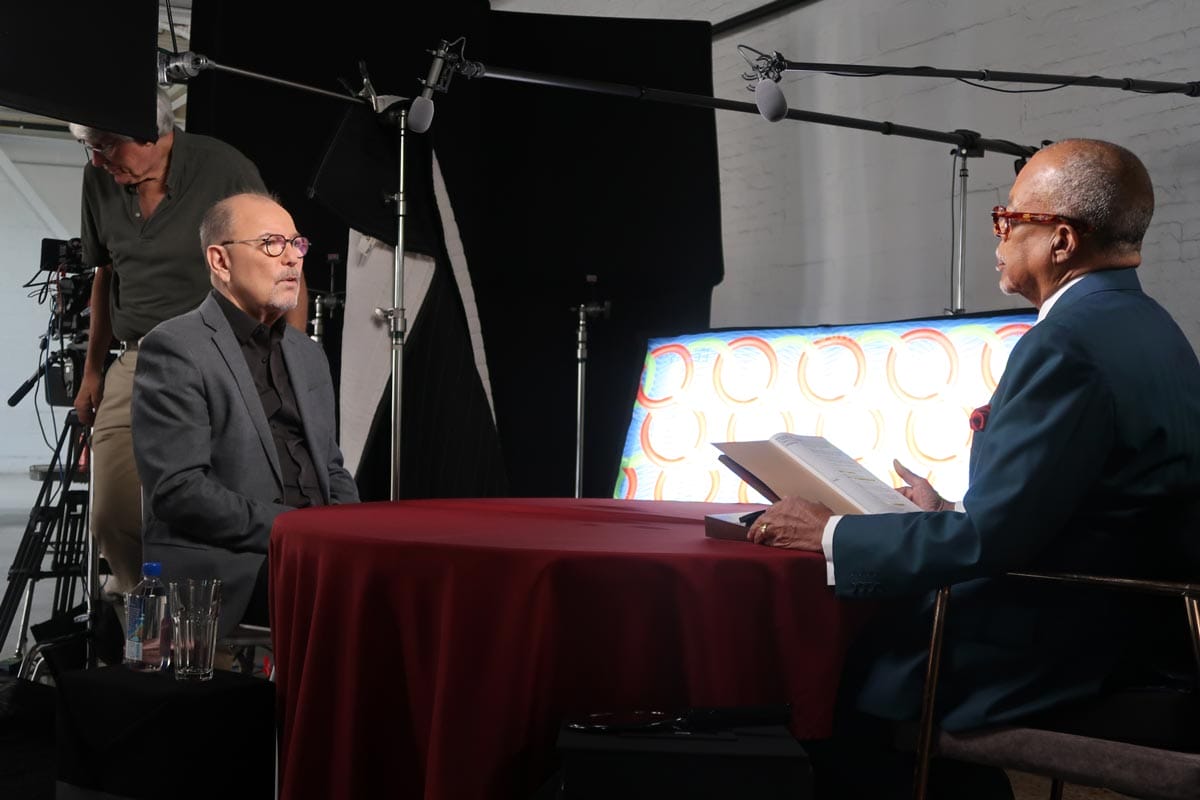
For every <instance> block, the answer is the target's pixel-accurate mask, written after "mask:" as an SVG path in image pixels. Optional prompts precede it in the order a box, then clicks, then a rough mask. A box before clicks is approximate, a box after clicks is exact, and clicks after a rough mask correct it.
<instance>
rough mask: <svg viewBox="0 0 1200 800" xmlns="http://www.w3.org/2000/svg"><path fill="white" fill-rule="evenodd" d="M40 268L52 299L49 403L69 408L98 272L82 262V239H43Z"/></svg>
mask: <svg viewBox="0 0 1200 800" xmlns="http://www.w3.org/2000/svg"><path fill="white" fill-rule="evenodd" d="M40 271H42V272H45V273H50V274H49V275H47V277H46V286H47V289H48V291H47V292H46V294H45V295H44V297H48V298H49V300H50V325H49V339H50V342H48V343H47V344H50V345H51V346H50V348H49V349H50V352H49V353H48V355H47V357H46V364H45V377H46V380H45V389H46V402H47V403H49V404H50V405H52V406H67V407H70V406H71V405H73V404H74V402H75V393H76V392H77V391H78V389H79V380H80V378H81V376H82V374H83V364H84V360H85V357H86V355H87V339H88V326H89V325H90V323H91V316H90V315H91V309H90V308H89V304H90V302H91V298H92V283H93V282H94V281H95V278H96V273H95V271H93V270H90V269H88V268H87V267H85V266H84V263H83V245H82V243H81V242H80V240H79V239H42V260H41V264H40Z"/></svg>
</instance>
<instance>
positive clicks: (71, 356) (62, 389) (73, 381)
mask: <svg viewBox="0 0 1200 800" xmlns="http://www.w3.org/2000/svg"><path fill="white" fill-rule="evenodd" d="M86 357H87V352H86V350H85V349H84V347H80V346H76V345H72V346H70V347H67V348H65V349H63V350H55V351H53V352H52V353H50V355H49V356H47V357H46V376H45V387H46V402H47V403H48V404H49V405H52V406H62V407H65V408H70V407H71V406H73V405H74V404H75V395H76V393H77V392H78V391H79V380H80V377H81V376H82V375H83V362H84V359H85V358H86Z"/></svg>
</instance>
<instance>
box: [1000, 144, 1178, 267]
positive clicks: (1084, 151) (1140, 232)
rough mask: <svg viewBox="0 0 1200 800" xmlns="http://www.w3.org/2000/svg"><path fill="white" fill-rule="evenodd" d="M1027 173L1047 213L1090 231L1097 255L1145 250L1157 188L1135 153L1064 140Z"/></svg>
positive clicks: (1032, 163)
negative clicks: (1076, 223) (1155, 188)
mask: <svg viewBox="0 0 1200 800" xmlns="http://www.w3.org/2000/svg"><path fill="white" fill-rule="evenodd" d="M1031 168H1032V169H1031ZM1026 170H1029V172H1030V174H1029V175H1028V176H1025V175H1022V177H1028V178H1029V189H1031V190H1032V191H1033V192H1035V193H1036V194H1037V195H1038V196H1040V198H1041V200H1042V202H1043V203H1044V207H1045V208H1047V209H1053V211H1054V212H1055V213H1058V214H1062V215H1063V216H1065V217H1070V218H1071V219H1076V220H1079V221H1080V222H1083V223H1085V224H1086V225H1087V226H1088V227H1089V228H1090V230H1091V232H1090V233H1089V236H1088V238H1089V239H1091V246H1092V248H1093V249H1094V250H1096V251H1097V253H1101V254H1103V253H1111V254H1119V255H1130V254H1133V253H1137V252H1139V251H1140V250H1141V246H1142V237H1143V236H1144V235H1145V233H1146V229H1147V228H1148V227H1149V226H1150V218H1151V217H1152V216H1153V215H1154V187H1153V186H1152V185H1151V183H1150V175H1149V173H1147V172H1146V168H1145V166H1143V165H1142V162H1141V161H1140V160H1139V159H1138V157H1137V156H1135V155H1134V154H1133V153H1131V152H1130V151H1128V150H1126V149H1125V148H1124V147H1121V146H1119V145H1115V144H1112V143H1111V142H1102V141H1099V140H1096V139H1065V140H1063V141H1061V142H1056V143H1055V144H1052V145H1049V146H1048V147H1046V148H1044V149H1042V150H1041V151H1039V152H1038V153H1037V154H1036V155H1034V157H1033V158H1031V159H1030V161H1029V163H1028V164H1027V165H1026V167H1025V169H1024V170H1022V173H1024V172H1025V171H1026Z"/></svg>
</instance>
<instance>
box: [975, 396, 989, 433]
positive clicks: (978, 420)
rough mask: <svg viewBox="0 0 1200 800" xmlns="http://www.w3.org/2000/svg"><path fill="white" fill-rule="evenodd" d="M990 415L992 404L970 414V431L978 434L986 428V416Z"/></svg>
mask: <svg viewBox="0 0 1200 800" xmlns="http://www.w3.org/2000/svg"><path fill="white" fill-rule="evenodd" d="M991 413H992V404H991V403H988V404H986V405H982V406H980V407H979V408H977V409H975V410H974V411H972V412H971V430H973V431H976V432H979V431H981V430H983V429H984V428H986V427H987V421H988V414H991Z"/></svg>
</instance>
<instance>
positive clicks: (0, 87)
mask: <svg viewBox="0 0 1200 800" xmlns="http://www.w3.org/2000/svg"><path fill="white" fill-rule="evenodd" d="M119 6H120V8H119V10H118V9H117V7H116V6H115V5H109V4H106V3H97V2H95V1H94V0H92V1H91V2H85V1H84V0H60V2H54V3H45V2H41V3H39V2H34V3H8V4H7V7H6V8H5V9H4V14H3V15H0V105H5V106H9V107H10V108H16V109H20V110H22V111H27V112H30V113H33V114H41V115H43V116H47V117H53V118H54V119H59V120H63V121H64V122H78V123H81V124H83V125H88V126H90V127H93V128H99V129H101V130H106V131H112V132H114V133H121V134H125V135H126V136H132V137H134V138H135V139H141V140H143V141H153V140H155V139H157V138H158V125H157V124H156V121H155V117H156V113H155V90H156V88H157V85H158V0H121V3H120V4H119Z"/></svg>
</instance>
